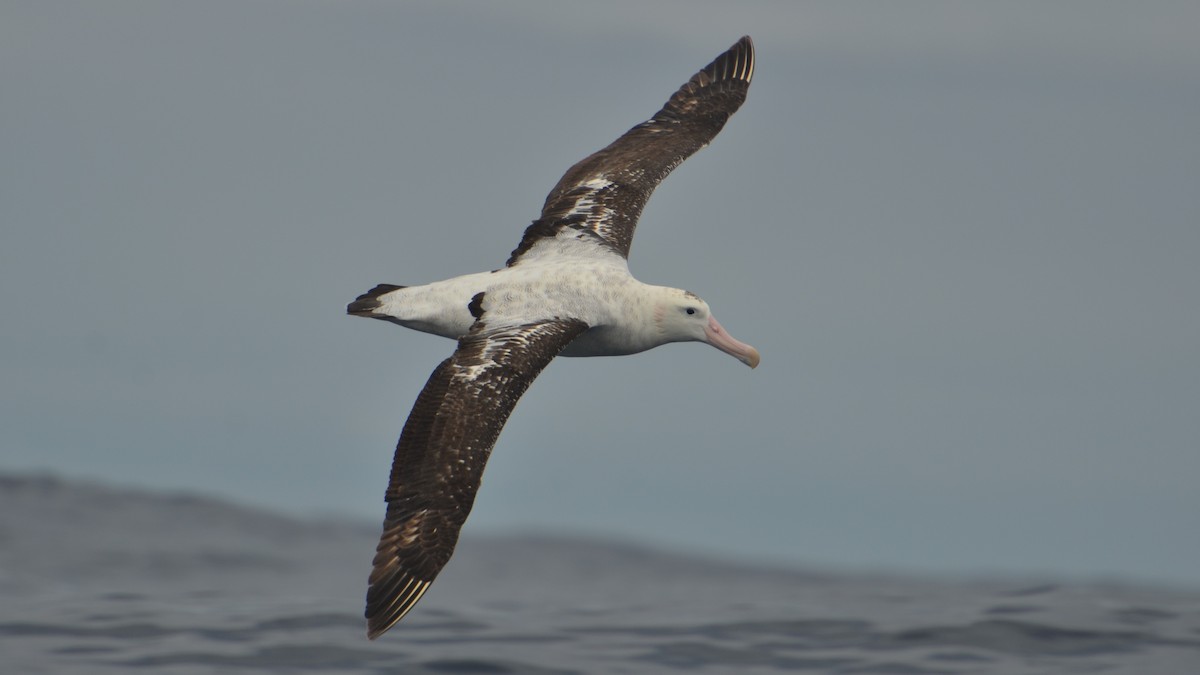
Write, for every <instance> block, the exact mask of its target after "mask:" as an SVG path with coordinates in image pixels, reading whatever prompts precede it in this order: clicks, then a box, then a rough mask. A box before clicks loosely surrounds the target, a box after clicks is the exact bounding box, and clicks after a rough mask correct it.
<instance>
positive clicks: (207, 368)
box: [0, 0, 1200, 585]
mask: <svg viewBox="0 0 1200 675" xmlns="http://www.w3.org/2000/svg"><path fill="white" fill-rule="evenodd" d="M1198 25H1200V5H1198V4H1197V3H1195V2H1178V3H1171V2H1141V3H1124V2H1091V1H1088V2H1057V3H1042V2H1004V3H959V2H954V3H950V2H946V3H937V2H935V3H930V2H922V3H914V2H910V3H883V2H880V3H843V2H826V3H819V4H812V3H788V2H757V3H736V4H735V3H728V2H727V3H709V2H693V1H690V0H689V1H688V2H683V1H682V0H680V1H678V2H661V3H654V4H648V3H643V2H618V3H607V4H605V5H603V7H601V6H600V5H597V4H589V5H584V4H571V3H560V2H509V3H505V4H503V5H500V4H498V3H492V4H484V3H479V4H474V3H455V2H436V3H435V2H424V3H416V2H414V3H400V2H395V3H389V2H378V1H375V2H331V1H316V0H310V1H305V0H286V1H285V0H257V1H255V2H244V1H241V0H238V1H236V2H235V1H222V0H215V1H214V0H206V1H204V2H169V3H168V2H122V1H114V0H110V1H108V2H103V3H96V2H41V1H38V2H26V1H13V0H8V1H4V2H0V92H2V96H3V104H2V105H0V307H3V316H4V318H3V319H2V320H0V354H2V357H0V381H3V385H2V386H0V471H28V470H49V471H52V472H55V473H58V474H61V475H65V476H70V477H82V478H90V479H96V480H102V481H105V482H112V483H117V484H121V485H128V486H141V487H149V488H153V489H159V490H177V489H185V490H188V491H194V492H203V493H209V494H216V495H220V496H224V497H228V498H232V499H235V500H237V501H240V502H243V503H250V504H255V505H262V506H267V507H270V508H273V509H276V510H281V511H288V512H293V513H296V514H299V515H312V514H333V515H341V516H351V517H354V518H359V519H367V520H370V521H378V520H380V519H381V518H382V513H383V502H382V493H383V488H384V485H385V483H386V478H387V471H388V467H389V466H390V463H391V452H392V448H393V446H394V443H395V440H396V436H397V435H398V433H399V431H400V428H401V426H402V424H403V422H404V418H405V416H406V415H407V413H408V410H409V407H410V406H411V404H412V402H413V400H414V399H415V397H416V395H417V392H418V391H419V390H420V388H421V386H422V385H423V384H424V381H425V379H426V378H427V377H428V375H429V373H430V371H431V370H432V368H433V367H434V365H436V363H437V362H438V361H439V360H440V359H442V358H444V357H445V356H447V355H448V354H449V353H450V351H451V350H452V349H453V343H451V342H449V341H446V340H442V339H440V338H436V337H432V336H428V335H424V334H419V333H414V332H411V331H405V330H403V329H401V328H399V327H396V326H393V325H390V324H386V323H383V322H371V321H363V320H360V319H352V318H349V317H346V316H345V315H344V307H345V304H346V303H347V302H348V301H350V300H352V299H353V298H354V297H355V296H356V295H358V294H359V293H361V292H363V291H364V290H366V289H368V288H370V287H371V286H373V285H374V284H376V283H379V282H390V283H399V284H417V283H422V282H425V281H433V280H436V279H440V278H445V277H448V276H454V275H457V274H462V273H467V272H474V271H479V270H484V269H492V268H495V267H497V266H500V265H501V264H502V263H503V261H504V260H505V259H506V258H507V256H508V253H509V251H510V250H511V249H512V248H513V247H514V246H515V245H516V243H517V241H518V239H519V237H520V234H521V232H522V230H523V228H524V227H525V226H526V225H527V224H528V223H529V221H530V220H532V219H533V218H534V217H536V215H537V213H538V210H539V209H540V206H541V203H542V200H543V199H544V197H545V194H546V192H547V191H548V190H549V189H550V187H551V186H552V185H553V184H554V183H555V181H557V180H558V178H559V176H560V175H561V174H562V172H563V171H564V170H565V169H566V168H567V167H568V166H570V165H571V164H572V163H574V162H575V161H577V160H579V159H581V158H582V157H584V156H585V155H587V154H588V153H590V152H592V151H594V150H596V149H598V148H600V147H601V146H603V145H605V144H607V143H608V142H609V141H611V140H612V139H614V138H616V136H617V135H619V134H620V133H622V132H623V131H625V130H626V129H627V128H629V127H630V126H632V125H633V124H635V123H637V122H639V121H641V120H643V119H645V118H646V117H648V116H649V115H650V114H651V113H653V112H654V111H655V110H657V109H658V108H659V106H661V104H662V103H663V102H664V101H665V100H666V98H667V97H668V96H669V95H670V94H671V92H673V91H674V90H675V88H676V87H678V86H679V85H680V84H681V83H683V82H684V81H685V80H686V79H687V78H688V77H689V76H690V75H691V74H692V73H693V72H695V71H696V70H697V69H699V68H700V67H701V66H703V65H705V64H706V63H708V62H709V61H710V60H711V59H712V58H713V57H715V56H716V55H717V54H719V53H720V52H721V51H723V50H724V49H726V48H727V47H728V46H729V45H730V44H732V43H733V42H734V41H735V40H736V39H737V38H738V37H740V36H741V35H743V34H750V35H751V36H753V37H754V39H755V43H756V46H757V49H758V63H757V68H756V71H755V79H754V84H753V86H752V87H751V90H750V95H749V98H748V100H747V102H746V104H745V105H744V106H743V108H742V109H741V111H740V112H739V113H738V114H737V115H736V116H734V118H733V119H732V120H731V121H730V123H729V124H728V125H727V126H726V128H725V130H724V131H723V132H722V134H721V135H720V136H719V137H718V138H717V139H716V141H715V142H714V143H713V145H712V146H711V147H709V148H708V149H706V150H703V151H702V152H700V153H699V154H697V155H696V156H694V157H693V158H692V159H690V160H689V161H688V162H687V163H686V164H685V165H684V166H682V167H681V168H680V169H679V170H677V171H676V172H675V174H673V175H672V176H671V177H670V178H669V179H668V180H667V182H666V183H664V184H663V186H662V187H661V188H660V189H659V190H658V192H657V193H656V194H655V197H654V198H653V199H652V200H651V202H650V204H649V206H648V207H647V209H646V211H645V213H644V216H643V218H642V221H641V227H640V228H639V231H638V236H637V238H636V240H635V242H634V247H633V252H632V255H631V259H630V264H631V267H632V269H633V271H634V273H635V275H637V276H638V277H639V278H641V279H642V280H644V281H647V282H650V283H659V284H667V285H672V286H679V287H683V288H687V289H690V290H692V291H695V292H697V293H699V294H700V295H701V296H703V297H704V298H705V299H706V300H708V302H709V303H710V304H711V305H712V307H713V310H714V313H715V314H716V316H718V317H719V318H720V319H721V321H722V323H723V324H724V325H725V327H726V328H728V329H729V331H730V332H731V333H732V334H733V335H735V336H737V337H738V338H740V339H742V340H744V341H746V342H749V343H751V344H753V345H755V346H756V347H758V348H759V350H760V351H761V352H762V358H763V360H762V365H761V366H760V367H759V368H758V369H757V370H755V371H751V370H749V369H747V368H745V367H744V366H742V365H741V364H740V363H738V362H736V361H734V360H733V359H731V358H728V357H726V356H724V355H722V354H720V353H719V352H717V351H715V350H712V349H708V348H701V347H699V346H694V345H672V346H669V347H666V348H662V349H658V350H654V351H651V352H648V353H645V354H641V355H637V356H632V357H626V358H620V359H606V360H598V359H559V360H558V361H556V362H555V363H554V364H552V365H551V366H550V367H549V368H548V369H547V370H546V372H545V373H544V374H543V375H542V377H541V378H540V379H539V380H538V382H537V383H535V385H534V386H533V388H532V389H531V390H530V392H529V393H528V394H527V395H526V397H525V399H524V400H523V401H522V403H521V404H520V405H519V406H518V408H517V410H516V413H515V414H514V415H513V418H512V420H511V421H510V422H509V425H508V428H507V429H506V430H505V432H504V434H503V435H502V436H501V438H500V442H499V444H498V446H497V448H496V451H495V454H494V455H493V457H492V461H491V463H490V464H489V467H488V471H487V474H486V476H485V480H484V486H483V489H482V491H481V492H480V495H479V499H478V501H477V502H476V509H475V512H474V513H473V514H472V517H471V521H470V522H469V523H468V526H467V532H468V533H470V532H508V531H524V530H529V529H545V528H549V529H552V530H555V531H562V532H576V533H586V534H596V535H605V536H617V537H622V538H630V539H634V540H637V541H643V542H648V543H655V544H658V545H662V546H667V547H671V548H676V549H682V550H690V551H699V552H706V553H714V554H718V555H722V556H726V557H736V558H742V559H752V560H769V561H782V562H787V563H796V564H810V565H817V566H827V567H834V568H837V569H871V570H900V571H918V572H935V573H942V572H949V573H956V574H977V573H987V572H1000V573H1007V574H1054V575H1063V576H1069V577H1087V578H1094V577H1118V578H1132V579H1141V580H1148V581H1162V582H1175V583H1188V584H1192V585H1200V537H1197V536H1196V534H1195V533H1196V524H1197V518H1198V516H1200V488H1198V481H1200V311H1197V305H1198V297H1200V264H1198V262H1197V260H1198V259H1200V180H1198V179H1200V133H1197V120H1200V40H1197V39H1196V26H1198ZM364 556H366V557H367V558H369V556H370V551H366V552H364Z"/></svg>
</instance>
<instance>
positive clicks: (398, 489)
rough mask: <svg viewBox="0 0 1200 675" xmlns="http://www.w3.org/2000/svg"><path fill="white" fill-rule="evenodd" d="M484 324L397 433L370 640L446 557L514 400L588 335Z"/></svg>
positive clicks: (563, 326)
mask: <svg viewBox="0 0 1200 675" xmlns="http://www.w3.org/2000/svg"><path fill="white" fill-rule="evenodd" d="M486 319H487V316H486V315H485V316H483V317H481V318H480V320H478V321H476V322H475V324H474V325H473V326H472V327H471V330H470V332H469V333H467V335H465V336H464V337H463V338H461V339H460V340H459V341H458V349H457V350H455V352H454V355H453V356H451V357H450V358H448V359H446V360H445V361H443V362H442V363H441V364H440V365H439V366H438V367H437V369H436V370H434V371H433V374H432V375H430V377H429V381H428V382H427V383H426V384H425V388H424V389H423V390H422V391H421V394H420V396H418V397H417V402H416V404H415V405H414V406H413V409H412V412H411V413H410V414H409V416H408V421H407V422H405V424H404V431H403V432H401V434H400V442H399V443H398V444H397V446H396V455H395V459H394V460H393V463H392V474H391V479H390V481H389V482H388V489H387V494H386V499H387V516H386V518H385V520H384V523H383V536H382V537H381V538H380V540H379V545H378V547H377V548H376V553H375V560H374V567H373V569H372V571H371V577H370V587H369V589H368V590H367V610H366V616H367V636H368V637H370V638H372V639H374V638H376V637H378V636H379V635H381V634H382V633H383V632H384V631H386V630H387V629H389V628H391V627H392V626H393V625H394V624H395V623H396V622H397V621H399V620H400V619H401V618H403V617H404V615H405V614H407V613H408V611H409V610H410V609H412V607H413V605H415V604H416V602H417V601H418V600H420V599H421V596H422V595H424V593H425V591H426V590H427V589H428V588H429V585H430V584H431V583H433V580H434V578H435V577H437V575H438V572H440V571H441V569H442V567H443V566H444V565H445V564H446V562H447V561H448V560H449V559H450V555H451V554H452V553H453V552H454V546H455V544H456V543H457V542H458V533H459V530H460V529H461V528H462V526H463V523H464V522H466V519H467V514H468V513H470V511H471V505H472V504H473V503H474V501H475V492H476V490H478V489H479V482H480V479H481V478H482V476H483V468H484V465H485V464H486V463H487V460H488V456H489V455H490V454H491V451H492V447H493V446H494V445H495V444H496V439H497V437H499V435H500V430H501V429H502V428H503V427H504V423H505V422H506V421H507V420H508V416H509V414H510V413H512V410H513V407H514V406H516V404H517V400H518V399H520V398H521V395H522V394H524V393H525V390H526V389H527V388H528V387H529V385H530V383H531V382H533V380H534V378H536V377H537V376H538V373H540V372H541V371H542V369H543V368H545V367H546V365H547V364H548V363H550V361H551V360H552V359H553V358H554V357H555V356H556V355H558V353H559V352H560V351H562V350H563V348H564V347H566V346H567V344H569V343H570V342H571V340H574V339H575V338H576V337H577V336H578V335H579V334H580V333H582V332H583V331H585V330H587V324H585V323H584V322H582V321H579V320H575V319H566V320H552V321H545V322H538V323H529V324H524V325H517V326H503V327H497V328H490V327H489V326H488V324H487V322H486Z"/></svg>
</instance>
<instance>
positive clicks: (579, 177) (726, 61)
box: [507, 36, 754, 266]
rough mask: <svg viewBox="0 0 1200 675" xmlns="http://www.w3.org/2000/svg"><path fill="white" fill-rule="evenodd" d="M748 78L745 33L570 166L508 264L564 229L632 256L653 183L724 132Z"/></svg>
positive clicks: (750, 63)
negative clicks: (650, 112) (655, 106)
mask: <svg viewBox="0 0 1200 675" xmlns="http://www.w3.org/2000/svg"><path fill="white" fill-rule="evenodd" d="M753 75H754V44H753V43H752V42H751V41H750V38H749V36H747V37H743V38H742V39H741V40H738V41H737V43H736V44H734V45H733V46H732V47H730V48H729V50H728V51H726V52H725V53H724V54H721V55H720V56H718V57H717V58H716V59H715V60H714V61H713V62H712V63H710V64H708V65H707V66H705V67H704V68H703V69H702V70H701V71H700V72H698V73H696V74H695V75H694V76H692V79H690V80H688V81H687V83H686V84H684V85H683V86H682V87H680V88H679V90H678V91H676V92H675V94H674V95H672V96H671V98H670V100H668V101H667V103H666V105H664V106H663V108H662V110H659V111H658V112H656V113H655V114H654V116H653V117H651V118H650V119H649V120H647V121H645V122H642V123H641V124H639V125H637V126H635V127H634V128H632V129H630V130H629V131H627V132H625V135H623V136H621V137H620V138H618V139H617V140H616V141H613V143H612V144H611V145H609V146H608V147H606V148H604V149H603V150H600V151H599V152H596V153H595V154H593V155H591V156H589V157H587V158H586V159H584V160H583V161H581V162H579V163H578V164H576V165H575V166H573V167H571V168H570V169H569V170H568V171H567V173H566V174H564V175H563V177H562V179H561V180H559V181H558V185H555V186H554V189H553V190H551V191H550V195H549V196H548V197H546V203H545V205H544V206H543V207H542V215H541V217H540V218H539V219H538V220H535V221H533V224H532V225H530V226H529V227H528V228H527V229H526V230H525V235H524V236H523V237H522V238H521V243H520V244H519V245H518V246H517V248H516V249H515V250H514V251H513V252H512V255H511V256H510V257H509V259H508V263H507V264H508V265H509V266H512V265H514V264H516V263H518V262H520V260H521V259H522V257H523V256H525V255H526V254H527V253H530V252H531V250H535V246H536V245H537V244H538V242H539V241H541V240H543V239H544V238H547V237H550V238H553V237H556V236H558V235H559V234H560V233H561V232H562V230H563V229H564V228H570V229H572V230H576V231H578V232H580V233H591V234H593V235H596V237H598V243H602V244H603V245H605V246H607V247H609V248H611V249H612V250H613V251H615V252H617V253H619V254H620V255H621V256H622V257H626V258H627V257H629V247H630V245H631V243H632V242H633V230H634V228H635V227H636V226H637V221H638V218H639V217H640V216H641V214H642V207H644V206H645V205H646V201H647V200H648V199H650V194H651V193H652V192H654V188H655V187H657V186H658V184H659V183H660V182H662V180H663V179H664V178H666V177H667V174H669V173H671V171H672V170H673V169H674V168H675V167H677V166H679V165H680V163H682V162H683V160H685V159H687V158H688V157H690V156H691V155H692V154H693V153H695V152H696V151H697V150H699V149H700V148H702V147H704V146H705V145H707V144H708V143H709V142H710V141H712V139H713V138H714V137H715V136H716V135H717V133H718V132H719V131H721V128H722V127H724V126H725V122H726V120H728V119H729V116H730V115H732V114H733V113H734V112H735V111H737V109H738V108H739V107H741V105H742V102H743V101H745V100H746V92H747V90H748V89H749V88H750V78H751V77H752V76H753ZM585 236H586V235H585Z"/></svg>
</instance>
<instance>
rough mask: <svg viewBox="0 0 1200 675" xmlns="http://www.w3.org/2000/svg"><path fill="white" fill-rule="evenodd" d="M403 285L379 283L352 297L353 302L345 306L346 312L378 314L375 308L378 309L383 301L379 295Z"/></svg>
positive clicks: (356, 314)
mask: <svg viewBox="0 0 1200 675" xmlns="http://www.w3.org/2000/svg"><path fill="white" fill-rule="evenodd" d="M401 288H405V287H404V286H396V285H395V284H379V285H378V286H376V287H375V288H372V289H371V290H369V291H367V292H366V293H363V294H362V295H360V296H358V297H357V298H355V299H354V302H352V303H350V304H349V305H347V306H346V313H347V314H353V315H354V316H369V317H375V316H378V315H377V314H376V313H375V310H377V309H379V308H380V307H381V306H382V305H383V302H382V301H380V299H379V298H380V296H383V295H386V294H388V293H391V292H392V291H398V290H400V289H401Z"/></svg>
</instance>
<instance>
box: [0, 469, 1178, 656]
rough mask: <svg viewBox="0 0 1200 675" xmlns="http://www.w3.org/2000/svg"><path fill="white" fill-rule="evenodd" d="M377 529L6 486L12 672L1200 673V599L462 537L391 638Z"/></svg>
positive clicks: (7, 631) (4, 577) (1, 548)
mask: <svg viewBox="0 0 1200 675" xmlns="http://www.w3.org/2000/svg"><path fill="white" fill-rule="evenodd" d="M375 537H376V531H375V527H374V526H373V525H371V526H366V525H364V526H358V525H347V524H344V523H321V522H301V521H297V520H290V519H286V518H282V517H278V516H274V515H271V514H265V513H261V512H257V511H253V510H249V509H244V508H239V507H235V506H230V505H227V504H223V503H219V502H215V501H210V500H206V499H198V498H184V497H164V496H159V495H149V494H143V493H137V492H131V491H122V490H115V489H107V488H101V487H96V486H91V485H83V484H77V483H71V482H64V481H58V480H54V479H47V478H30V477H9V478H0V673H179V674H185V673H681V672H692V671H702V672H709V673H770V672H783V671H787V672H801V673H895V674H916V673H989V674H992V673H995V674H1006V675H1007V674H1013V673H1101V672H1102V673H1131V674H1162V675H1168V674H1170V675H1180V674H1188V673H1200V592H1197V591H1179V590H1171V589H1156V588H1145V587H1136V586H1119V585H1082V584H1055V583H1037V582H1031V581H1020V582H995V581H993V582H936V581H931V580H916V579H908V578H900V577H896V578H889V577H882V576H870V577H868V576H853V575H835V574H814V573H805V572H799V571H787V570H772V569H759V568H754V567H750V566H740V565H731V564H723V563H716V562H711V561H706V560H700V559H693V558H687V557H681V556H676V555H668V554H664V553H660V552H656V551H651V550H645V549H640V548H636V547H626V546H620V545H613V544H605V543H596V542H589V541H576V540H571V539H563V538H535V537H523V538H503V539H487V538H479V537H475V538H471V537H469V536H468V537H465V538H464V540H463V542H462V544H461V545H460V547H459V551H458V553H457V554H456V556H455V559H454V560H453V561H452V562H451V564H450V565H449V567H448V568H447V570H446V572H445V573H444V574H443V575H442V577H441V578H440V579H439V580H438V582H437V583H436V584H434V586H433V588H432V589H431V590H430V591H429V593H428V594H427V595H426V596H425V598H424V599H423V600H422V601H421V604H420V605H419V606H418V608H417V610H415V611H414V612H413V613H412V614H411V615H410V616H409V617H408V618H406V619H405V620H404V621H403V622H402V623H401V624H400V625H399V626H398V627H397V628H395V629H393V630H392V631H391V632H390V633H388V634H386V635H385V636H383V637H382V638H381V639H380V640H378V641H376V642H368V641H367V639H366V637H365V628H364V622H363V620H362V617H361V610H362V598H363V593H364V590H365V586H364V585H365V578H366V574H367V571H368V570H367V567H368V565H369V563H370V556H371V553H372V552H373V550H374V544H375Z"/></svg>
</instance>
